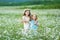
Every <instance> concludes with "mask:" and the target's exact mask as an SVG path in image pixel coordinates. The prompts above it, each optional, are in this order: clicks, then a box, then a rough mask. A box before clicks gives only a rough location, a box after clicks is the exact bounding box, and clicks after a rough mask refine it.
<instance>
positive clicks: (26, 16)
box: [22, 10, 31, 33]
mask: <svg viewBox="0 0 60 40" xmlns="http://www.w3.org/2000/svg"><path fill="white" fill-rule="evenodd" d="M30 15H31V13H30V10H25V12H24V15H23V17H22V19H23V20H22V22H23V24H24V32H25V33H27V31H28V30H29V27H30V24H29V21H30Z"/></svg>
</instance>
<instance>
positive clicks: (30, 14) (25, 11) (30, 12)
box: [23, 10, 31, 16]
mask: <svg viewBox="0 0 60 40" xmlns="http://www.w3.org/2000/svg"><path fill="white" fill-rule="evenodd" d="M27 11H29V15H28V16H31V12H30V10H25V11H24V14H23V15H24V16H25V15H26V12H27Z"/></svg>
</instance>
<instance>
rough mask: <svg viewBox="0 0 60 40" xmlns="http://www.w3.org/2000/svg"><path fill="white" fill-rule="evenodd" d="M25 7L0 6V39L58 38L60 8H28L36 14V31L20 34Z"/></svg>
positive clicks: (41, 39) (59, 32)
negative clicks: (37, 24)
mask: <svg viewBox="0 0 60 40" xmlns="http://www.w3.org/2000/svg"><path fill="white" fill-rule="evenodd" d="M24 10H25V9H15V7H0V40H60V9H30V10H31V14H36V15H37V16H38V21H39V27H38V31H37V32H36V33H37V34H36V33H34V34H33V33H32V32H29V33H28V35H23V34H22V29H23V24H22V23H21V20H22V16H23V13H24Z"/></svg>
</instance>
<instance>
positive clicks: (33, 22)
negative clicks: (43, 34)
mask: <svg viewBox="0 0 60 40" xmlns="http://www.w3.org/2000/svg"><path fill="white" fill-rule="evenodd" d="M38 25H39V23H38V21H37V15H32V16H31V21H30V29H31V30H35V31H36V30H37V29H38Z"/></svg>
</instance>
